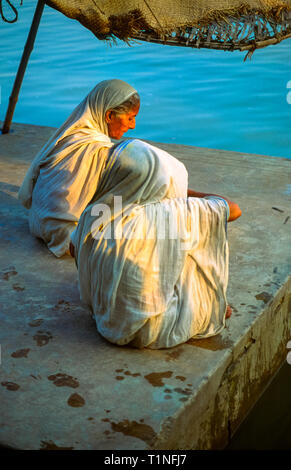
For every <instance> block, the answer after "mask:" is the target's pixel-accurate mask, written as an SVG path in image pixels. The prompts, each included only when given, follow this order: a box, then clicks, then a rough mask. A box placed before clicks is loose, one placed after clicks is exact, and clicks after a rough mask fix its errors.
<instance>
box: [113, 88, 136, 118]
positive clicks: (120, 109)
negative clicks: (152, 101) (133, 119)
mask: <svg viewBox="0 0 291 470" xmlns="http://www.w3.org/2000/svg"><path fill="white" fill-rule="evenodd" d="M139 104H140V96H139V94H138V93H133V95H131V96H130V97H129V98H128V99H127V100H126V101H124V102H123V103H121V104H120V105H119V106H116V108H112V111H113V112H114V113H115V114H127V113H129V112H130V111H131V110H132V109H134V108H136V107H137V106H139Z"/></svg>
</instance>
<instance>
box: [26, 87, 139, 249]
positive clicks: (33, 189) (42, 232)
mask: <svg viewBox="0 0 291 470" xmlns="http://www.w3.org/2000/svg"><path fill="white" fill-rule="evenodd" d="M134 93H136V90H135V89H134V88H133V87H131V86H130V85H128V84H127V83H126V82H123V81H122V80H117V79H114V80H105V81H103V82H100V83H99V84H98V85H97V86H96V87H95V88H94V89H93V90H92V91H91V92H90V93H89V94H88V95H87V96H86V98H85V99H84V100H83V101H82V102H81V103H80V104H79V105H78V106H77V107H76V108H75V110H74V111H73V112H72V114H71V115H70V116H69V118H68V119H67V120H66V121H65V123H64V124H63V125H62V126H61V127H60V128H59V129H57V131H56V132H55V133H54V135H53V136H52V137H51V138H50V139H49V141H48V142H47V143H46V145H45V146H44V147H43V148H42V149H41V151H40V152H39V153H38V154H37V156H36V157H35V159H34V160H33V162H32V164H31V166H30V168H29V170H28V172H27V174H26V176H25V178H24V181H23V183H22V186H21V187H20V190H19V193H18V197H19V199H20V201H21V203H22V204H23V205H24V207H26V208H27V209H30V213H29V226H30V230H31V232H32V233H33V234H34V235H36V236H37V237H40V238H42V239H43V240H44V241H45V243H46V244H47V246H48V248H49V249H50V250H51V251H52V252H53V253H54V254H55V255H56V256H57V257H59V256H62V255H63V254H64V253H65V252H66V251H67V250H68V246H69V236H70V233H71V232H72V230H74V228H75V226H76V224H77V221H78V219H79V217H80V215H81V213H82V211H83V210H84V209H85V207H86V206H87V204H88V203H89V202H90V200H91V198H92V196H93V195H94V193H95V191H96V186H97V182H98V180H99V178H100V175H101V173H102V171H103V168H104V159H105V156H106V154H105V153H103V152H102V151H100V150H101V149H102V148H104V147H111V146H112V145H113V143H112V142H111V140H110V138H109V136H108V127H107V123H106V121H105V113H106V111H107V110H108V109H111V108H114V107H116V106H118V105H120V104H121V103H123V102H124V101H126V100H127V99H128V98H129V97H130V96H131V95H132V94H134Z"/></svg>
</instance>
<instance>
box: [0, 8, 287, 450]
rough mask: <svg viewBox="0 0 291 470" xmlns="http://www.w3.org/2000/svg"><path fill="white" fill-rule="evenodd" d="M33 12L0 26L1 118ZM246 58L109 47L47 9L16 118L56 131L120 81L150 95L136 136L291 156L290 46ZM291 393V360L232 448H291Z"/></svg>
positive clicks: (182, 50) (142, 46)
mask: <svg viewBox="0 0 291 470" xmlns="http://www.w3.org/2000/svg"><path fill="white" fill-rule="evenodd" d="M34 7H35V2H34V1H28V0H25V1H24V5H23V6H21V7H19V19H18V21H17V23H14V24H5V23H3V22H2V21H1V20H0V40H1V49H0V92H1V95H0V103H1V107H0V120H3V119H4V116H5V112H6V108H7V104H8V98H9V95H10V93H11V89H12V85H13V80H14V77H15V74H16V71H17V67H18V64H19V60H20V57H21V53H22V50H23V46H24V43H25V40H26V37H27V33H28V30H29V27H30V23H31V19H32V16H33V12H34ZM244 54H245V53H241V52H232V53H231V52H222V51H209V50H203V49H201V50H195V49H193V50H192V49H187V48H181V47H177V48H175V47H170V46H161V45H155V44H148V43H142V42H139V43H137V44H135V45H134V46H132V47H129V46H127V45H126V44H123V43H122V42H120V41H118V42H117V45H114V46H112V47H110V46H109V45H107V44H106V43H103V42H101V41H98V40H97V39H96V38H95V37H94V36H93V34H92V33H91V32H89V31H87V30H86V29H85V28H83V27H82V26H81V25H80V24H79V23H77V22H76V21H73V20H70V19H68V18H66V17H65V16H63V15H62V14H60V13H59V12H56V11H55V10H53V9H51V8H49V7H48V6H46V7H45V10H44V14H43V17H42V20H41V24H40V28H39V32H38V35H37V39H36V43H35V48H34V50H33V53H32V55H31V58H30V61H29V65H28V68H27V71H26V74H25V78H24V82H23V85H22V89H21V93H20V96H19V101H18V104H17V107H16V111H15V115H14V120H15V121H16V122H22V123H29V124H38V125H45V126H55V127H57V126H59V125H61V124H62V122H63V121H64V120H65V119H66V118H67V116H68V115H69V114H70V113H71V111H72V110H73V108H74V107H75V106H76V105H77V104H78V103H79V102H80V101H81V100H82V99H83V98H84V97H85V95H86V94H87V93H88V92H89V91H90V89H91V88H93V87H94V86H95V84H96V83H98V82H99V81H101V80H104V79H109V78H120V79H122V80H125V81H127V82H128V83H130V84H131V85H133V86H134V87H135V88H136V89H137V90H138V92H139V93H140V95H141V102H142V105H141V110H140V113H139V116H138V119H137V125H136V129H135V130H134V131H131V132H129V133H128V134H127V135H128V136H129V137H133V136H135V137H141V138H145V139H149V140H153V141H157V142H167V143H177V144H186V145H195V146H200V147H208V148H217V149H224V150H234V151H238V152H248V153H257V154H264V155H272V156H278V157H280V156H281V157H286V158H291V151H290V128H291V39H289V40H286V41H283V42H282V43H280V44H278V45H276V46H270V47H268V48H266V49H263V50H258V51H256V52H255V53H254V55H253V58H252V60H251V61H249V60H247V61H246V62H243V58H244ZM289 92H290V94H289V95H288V93H289ZM290 389H291V365H288V364H287V363H286V364H285V365H284V366H283V367H282V369H281V370H280V371H279V372H278V374H277V376H276V377H275V379H274V381H273V382H272V384H271V386H270V387H269V388H268V390H267V391H266V393H265V394H264V395H263V397H262V398H261V400H260V401H259V402H258V403H257V404H256V405H255V407H254V409H253V411H252V413H251V414H250V415H249V417H248V418H247V419H246V421H245V423H244V424H243V425H242V426H241V428H240V429H239V431H238V432H237V434H236V436H235V437H234V439H233V441H232V443H231V445H230V446H229V449H247V448H251V449H272V448H279V449H280V448H288V449H291V433H290V427H291V411H290V410H291V398H290V397H291V395H290Z"/></svg>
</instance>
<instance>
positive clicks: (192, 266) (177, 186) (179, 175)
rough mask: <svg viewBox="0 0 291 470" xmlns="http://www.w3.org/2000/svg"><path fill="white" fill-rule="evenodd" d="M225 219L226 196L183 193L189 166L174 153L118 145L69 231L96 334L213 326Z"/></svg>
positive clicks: (132, 336) (126, 335)
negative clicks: (93, 316) (74, 228)
mask: <svg viewBox="0 0 291 470" xmlns="http://www.w3.org/2000/svg"><path fill="white" fill-rule="evenodd" d="M109 175H110V178H109ZM121 196H122V199H121ZM119 198H120V199H119ZM100 214H101V216H100ZM227 218H228V205H227V203H226V202H225V201H224V200H223V199H220V198H207V199H206V198H205V199H198V198H187V171H186V169H185V167H184V165H182V164H181V163H180V162H179V161H178V160H176V159H175V158H173V157H172V156H171V155H169V154H167V153H166V152H163V151H161V150H159V149H157V148H155V147H153V146H150V145H147V144H144V143H142V142H139V141H131V142H126V143H123V144H122V145H121V146H119V147H118V148H117V149H116V150H115V151H114V152H113V153H112V155H111V159H110V160H109V162H108V165H107V167H106V169H105V171H104V173H103V177H102V181H101V182H100V186H99V191H97V193H96V195H95V196H94V198H93V201H92V204H90V205H89V206H88V207H87V209H86V210H85V211H84V212H83V214H82V216H81V218H80V221H79V224H78V227H77V228H76V230H75V231H74V232H73V234H72V241H73V243H74V245H75V252H76V262H77V266H78V273H79V286H80V293H81V298H82V300H83V302H84V303H85V304H87V305H88V307H89V308H90V309H91V310H92V311H93V313H94V315H95V319H96V325H97V329H98V331H99V333H100V334H101V335H102V336H103V337H105V338H106V339H107V340H109V341H110V342H112V343H115V344H119V345H124V344H131V345H133V346H135V347H138V348H142V347H149V348H168V347H172V346H175V345H177V344H180V343H183V342H185V341H187V340H188V339H189V338H192V337H197V338H202V337H207V336H213V335H215V334H217V333H219V332H220V331H221V330H222V328H223V327H224V321H225V312H226V287H227V281H228V245H227V238H226V221H227Z"/></svg>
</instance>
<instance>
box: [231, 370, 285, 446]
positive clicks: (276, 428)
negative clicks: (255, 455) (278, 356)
mask: <svg viewBox="0 0 291 470" xmlns="http://www.w3.org/2000/svg"><path fill="white" fill-rule="evenodd" d="M290 390H291V365H289V364H288V363H287V362H285V363H284V364H283V366H282V367H281V368H280V369H279V371H278V372H277V374H276V376H275V377H274V379H273V380H272V382H271V384H270V385H269V387H268V388H267V390H266V391H265V392H264V393H263V395H262V396H261V398H260V399H259V400H258V402H257V403H256V405H255V406H254V408H253V409H252V411H251V412H250V414H249V415H248V417H247V418H246V419H245V421H244V422H243V424H242V425H241V426H240V428H239V429H238V430H237V432H236V433H235V435H234V437H233V439H232V440H231V443H230V444H229V446H228V447H226V449H225V450H291V393H290Z"/></svg>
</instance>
